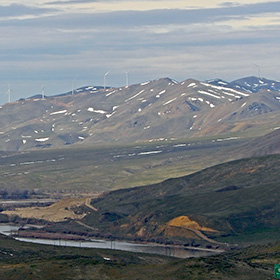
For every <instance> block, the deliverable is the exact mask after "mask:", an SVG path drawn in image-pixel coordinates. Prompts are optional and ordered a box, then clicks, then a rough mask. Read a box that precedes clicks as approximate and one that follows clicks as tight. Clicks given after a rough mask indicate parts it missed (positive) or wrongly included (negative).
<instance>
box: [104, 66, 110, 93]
mask: <svg viewBox="0 0 280 280" xmlns="http://www.w3.org/2000/svg"><path fill="white" fill-rule="evenodd" d="M109 73H110V70H109V71H108V72H106V73H105V75H104V90H105V89H106V83H107V79H106V77H107V75H108V74H109Z"/></svg>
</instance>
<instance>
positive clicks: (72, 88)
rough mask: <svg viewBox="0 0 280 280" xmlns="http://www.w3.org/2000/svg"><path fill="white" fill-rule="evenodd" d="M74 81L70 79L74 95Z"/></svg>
mask: <svg viewBox="0 0 280 280" xmlns="http://www.w3.org/2000/svg"><path fill="white" fill-rule="evenodd" d="M74 81H75V80H72V95H74Z"/></svg>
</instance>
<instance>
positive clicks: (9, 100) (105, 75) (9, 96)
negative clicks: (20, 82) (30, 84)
mask: <svg viewBox="0 0 280 280" xmlns="http://www.w3.org/2000/svg"><path fill="white" fill-rule="evenodd" d="M109 73H110V70H109V71H107V72H106V73H105V74H104V90H106V87H107V76H108V75H109ZM124 73H125V77H126V79H125V81H126V87H128V86H129V72H128V71H125V72H124ZM74 81H75V80H72V91H71V93H72V95H74V94H75V89H74ZM11 94H12V89H11V86H10V84H9V83H8V90H7V92H6V94H5V95H8V103H11ZM41 95H42V99H45V85H42V87H41Z"/></svg>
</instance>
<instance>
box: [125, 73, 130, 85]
mask: <svg viewBox="0 0 280 280" xmlns="http://www.w3.org/2000/svg"><path fill="white" fill-rule="evenodd" d="M124 73H125V82H126V83H125V84H126V87H128V86H129V72H128V71H125V72H124Z"/></svg>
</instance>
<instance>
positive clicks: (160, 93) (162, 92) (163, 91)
mask: <svg viewBox="0 0 280 280" xmlns="http://www.w3.org/2000/svg"><path fill="white" fill-rule="evenodd" d="M165 92H166V90H165V89H164V90H162V91H161V92H159V93H158V94H157V95H156V97H157V98H160V96H161V95H162V94H164V93H165Z"/></svg>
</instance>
